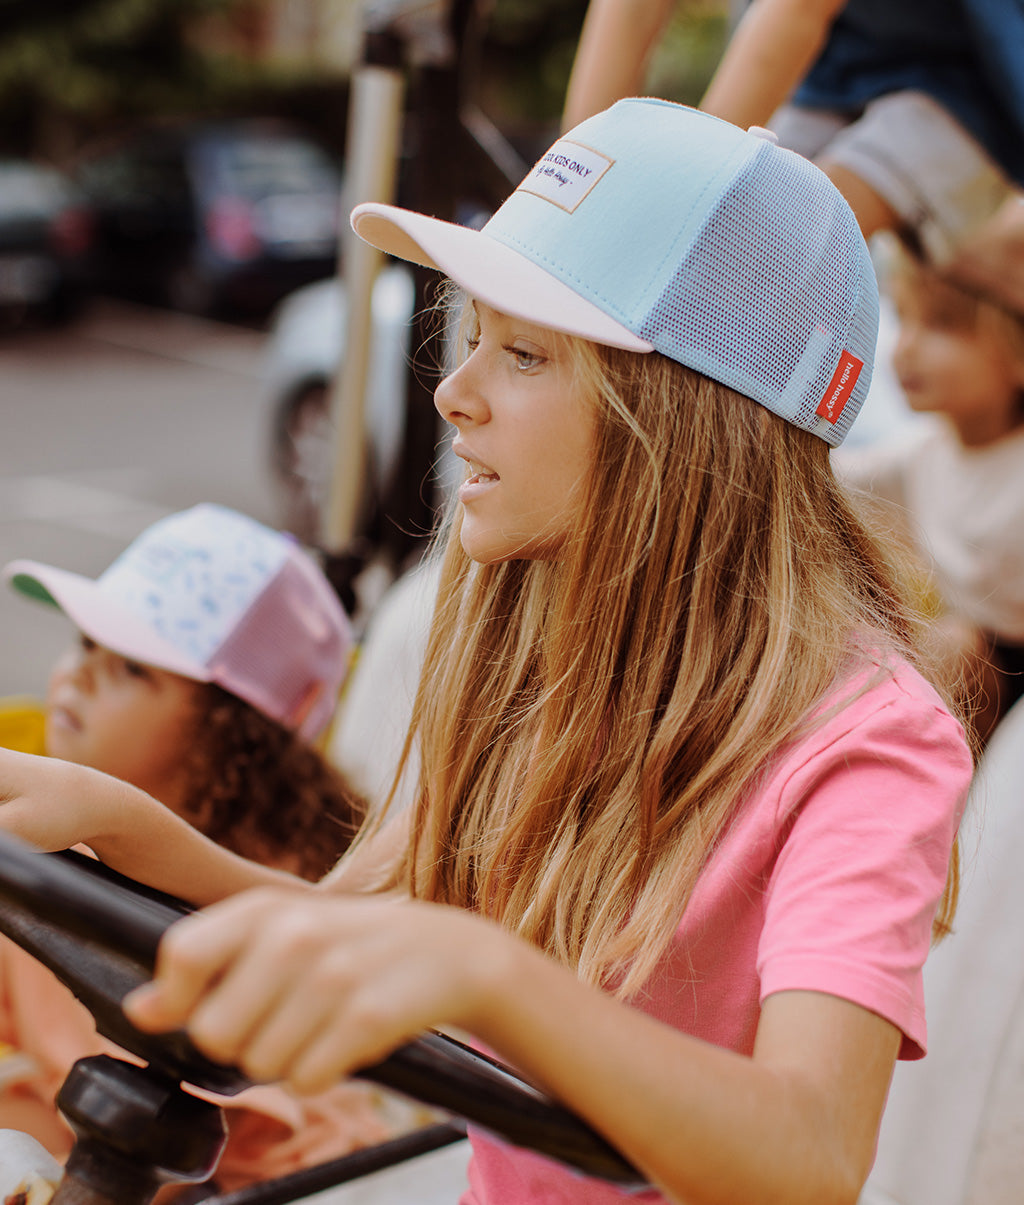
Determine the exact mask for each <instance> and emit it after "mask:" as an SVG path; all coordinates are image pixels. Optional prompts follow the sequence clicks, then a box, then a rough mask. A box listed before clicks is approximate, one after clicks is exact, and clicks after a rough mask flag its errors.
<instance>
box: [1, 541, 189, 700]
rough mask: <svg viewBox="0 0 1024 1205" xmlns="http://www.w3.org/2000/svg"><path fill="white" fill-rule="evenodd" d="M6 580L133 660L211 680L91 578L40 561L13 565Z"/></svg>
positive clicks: (6, 570) (186, 676) (110, 647)
mask: <svg viewBox="0 0 1024 1205" xmlns="http://www.w3.org/2000/svg"><path fill="white" fill-rule="evenodd" d="M3 576H4V578H5V580H6V581H9V582H10V583H11V585H12V586H13V587H14V589H15V590H17V591H18V592H19V593H20V594H24V595H26V596H27V597H29V598H34V599H37V600H39V601H40V602H46V601H50V602H51V603H52V604H53V605H54V606H56V607H59V608H60V610H62V611H63V612H64V614H65V615H67V617H68V618H69V619H70V620H71V622H72V623H73V624H74V625H75V626H76V627H77V628H78V629H79V630H80V631H82V632H84V633H85V635H86V636H88V637H89V638H90V639H91V640H95V641H96V643H97V644H102V645H103V646H104V648H108V649H112V650H113V651H114V652H115V653H119V654H120V655H121V656H122V657H127V658H128V659H129V660H130V661H140V662H142V663H143V664H144V665H153V666H156V668H158V669H165V670H169V671H170V672H171V673H174V674H181V675H182V677H185V678H191V679H192V680H193V681H196V682H209V681H211V680H212V677H211V674H210V671H209V670H208V669H207V668H206V667H205V666H203V665H200V664H199V663H198V662H196V661H193V660H192V659H191V658H189V657H186V656H185V655H184V654H183V653H182V652H181V651H180V650H179V649H176V648H175V647H174V646H173V645H172V644H170V643H168V641H166V640H164V639H163V637H161V636H160V635H159V633H157V632H155V631H154V630H153V629H152V628H151V627H150V626H149V625H148V624H146V623H144V622H143V621H142V620H140V619H139V618H138V616H136V615H135V614H134V613H133V612H132V611H129V610H128V609H127V608H126V607H125V606H124V605H123V604H122V603H120V602H118V601H117V599H114V598H111V597H110V596H109V595H108V594H105V593H104V591H103V587H102V585H101V584H100V583H99V582H97V581H94V580H93V579H92V578H90V577H83V576H82V575H81V574H78V573H69V572H67V570H65V569H55V568H54V567H53V566H52V565H41V564H39V563H38V562H37V561H11V563H10V564H9V565H7V566H5V568H4V570H3ZM40 587H41V588H42V589H41V590H40ZM47 596H49V598H48V599H47Z"/></svg>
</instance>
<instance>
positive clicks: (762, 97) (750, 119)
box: [700, 0, 846, 130]
mask: <svg viewBox="0 0 1024 1205" xmlns="http://www.w3.org/2000/svg"><path fill="white" fill-rule="evenodd" d="M845 7H846V0H753V3H752V4H751V5H750V7H749V8H748V9H747V11H746V12H745V13H744V15H743V19H742V20H741V21H740V23H739V24H738V25H737V27H736V31H735V33H734V34H733V36H732V38H731V39H730V41H729V46H728V48H727V49H726V52H725V54H724V55H723V56H722V61H721V62H720V63H719V65H718V70H717V71H716V72H715V75H714V78H713V79H712V81H711V84H710V85H709V87H708V90H707V92H705V94H704V99H703V100H702V101H701V104H700V107H701V108H702V109H704V110H705V111H706V112H708V113H714V114H715V116H716V117H722V118H724V119H725V120H726V121H731V122H732V123H733V124H734V125H738V126H740V127H741V128H742V129H744V130H745V129H747V128H748V127H750V126H753V125H759V126H763V125H767V124H768V122H769V121H770V119H771V116H772V114H773V113H774V112H775V110H776V109H777V108H778V107H779V105H781V104H782V103H783V102H784V101H786V100H788V98H789V96H790V94H791V93H792V92H793V90H794V89H795V88H796V86H797V85H798V84H799V83H800V81H801V80H802V79H803V78H804V76H805V75H806V74H807V71H808V70H809V69H810V67H811V65H812V64H813V62H814V60H815V59H816V58H817V57H818V54H819V53H820V52H821V49H822V47H823V46H824V45H825V42H826V40H827V38H828V32H829V29H830V28H831V27H832V23H833V21H834V20H835V19H836V17H837V16H838V15H839V13H840V12H841V11H842V10H843V9H844V8H845Z"/></svg>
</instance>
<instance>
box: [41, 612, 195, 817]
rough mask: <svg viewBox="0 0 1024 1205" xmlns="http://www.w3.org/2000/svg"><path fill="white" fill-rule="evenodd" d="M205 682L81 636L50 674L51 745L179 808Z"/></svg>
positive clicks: (52, 750)
mask: <svg viewBox="0 0 1024 1205" xmlns="http://www.w3.org/2000/svg"><path fill="white" fill-rule="evenodd" d="M201 689H202V687H201V686H200V684H199V683H197V682H193V681H191V680H190V679H188V678H182V677H180V676H179V675H178V674H172V673H168V672H167V671H166V670H162V669H154V668H153V667H152V666H148V665H141V664H139V663H138V662H136V661H129V660H127V659H126V658H124V657H122V656H120V655H119V654H117V653H114V652H112V651H111V650H110V649H107V648H104V647H103V646H102V645H99V644H96V643H94V642H93V641H92V640H90V639H89V637H88V636H85V635H81V636H80V637H79V642H78V645H77V646H76V647H74V648H71V649H69V650H68V651H67V652H66V653H65V654H64V656H63V657H61V658H60V660H59V661H58V662H57V664H56V665H55V666H54V667H53V671H52V672H51V674H50V684H49V690H48V692H47V698H46V749H47V752H48V753H49V754H50V755H51V756H52V757H60V758H63V759H64V760H65V761H71V762H76V763H78V764H79V765H83V766H92V767H93V768H94V769H96V770H102V771H103V772H104V773H106V774H112V775H114V776H115V777H116V778H121V779H124V780H125V781H126V782H130V783H132V784H133V785H134V786H137V787H141V788H142V790H144V791H147V792H148V793H149V794H151V795H153V796H155V797H156V798H157V799H159V800H160V801H161V802H162V803H164V804H166V805H167V806H168V807H171V808H172V809H175V810H176V809H177V806H178V804H179V803H180V801H181V793H182V791H183V790H184V787H185V783H184V780H183V774H182V766H183V763H184V760H185V757H184V754H185V751H186V747H187V742H189V741H190V739H191V735H192V725H193V723H194V720H193V716H194V714H195V708H196V706H197V696H198V692H199V691H200V690H201Z"/></svg>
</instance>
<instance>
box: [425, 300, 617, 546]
mask: <svg viewBox="0 0 1024 1205" xmlns="http://www.w3.org/2000/svg"><path fill="white" fill-rule="evenodd" d="M475 310H476V315H477V320H478V324H479V333H478V336H477V337H476V338H474V339H473V340H472V341H471V343H470V355H469V358H468V359H467V360H466V361H465V363H464V364H462V365H461V367H460V368H458V369H457V370H456V371H455V372H453V373H452V374H451V376H449V377H447V378H446V379H445V380H444V381H442V382H441V384H440V385H439V386H438V389H437V392H436V394H435V399H434V404H435V405H436V406H437V409H438V412H439V413H440V414H441V416H442V417H443V418H444V419H446V420H447V421H448V422H449V423H451V424H452V425H453V426H454V427H455V428H456V431H457V434H456V436H455V439H454V441H453V443H452V448H453V450H454V452H455V454H456V455H457V456H460V457H461V458H462V459H463V460H465V461H466V463H467V465H468V466H469V472H468V475H467V477H466V480H465V481H464V482H463V484H462V487H461V488H460V490H459V500H460V501H461V503H462V506H463V517H462V529H461V538H462V546H463V548H464V549H465V550H466V553H467V554H468V555H469V556H470V557H472V558H473V560H475V561H480V562H482V563H485V564H487V563H492V562H497V561H508V560H516V559H532V560H552V559H555V558H556V557H557V556H558V554H559V550H560V549H561V547H562V545H563V544H564V542H565V539H566V537H567V536H568V535H569V534H570V533H571V532H572V531H573V530H574V528H575V527H576V524H577V512H578V507H579V498H580V493H581V489H582V486H583V484H584V483H585V481H586V478H587V474H588V473H589V472H590V470H591V467H592V465H593V461H594V449H595V445H596V431H597V415H596V407H595V406H594V405H593V404H592V402H591V401H590V399H589V398H588V397H586V396H584V394H583V390H582V388H581V387H580V385H579V383H578V382H577V380H576V375H575V371H574V369H575V363H574V359H573V356H572V351H571V346H572V345H571V342H570V341H569V340H568V339H567V338H565V337H563V336H561V335H558V334H557V333H555V332H553V331H551V330H550V329H549V328H547V327H543V326H536V325H535V324H533V323H531V322H526V321H524V320H523V319H521V318H512V317H510V316H508V315H507V314H502V313H499V312H498V311H497V310H492V309H490V308H489V307H488V306H485V305H483V304H481V303H480V302H477V303H475Z"/></svg>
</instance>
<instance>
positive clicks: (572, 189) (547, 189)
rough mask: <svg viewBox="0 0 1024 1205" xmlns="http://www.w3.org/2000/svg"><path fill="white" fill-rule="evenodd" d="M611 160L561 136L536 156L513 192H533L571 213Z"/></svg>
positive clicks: (607, 167) (610, 163)
mask: <svg viewBox="0 0 1024 1205" xmlns="http://www.w3.org/2000/svg"><path fill="white" fill-rule="evenodd" d="M612 163H614V160H613V159H609V158H608V156H607V155H602V154H601V152H600V151H595V150H591V148H590V147H589V146H583V145H582V143H579V142H572V141H570V139H568V138H563V139H561V140H560V141H558V142H556V143H555V145H554V146H553V147H552V148H551V150H549V151H548V152H547V153H546V154H545V155H542V156H541V158H540V159H538V160H537V162H536V163H535V164H534V165H533V170H532V171H531V172H530V174H529V175H528V176H527V177H526V179H525V180H524V181H523V182H522V184H520V185H519V187H518V188H517V189H516V192H529V193H533V195H534V196H536V197H543V198H544V200H545V201H550V202H551V203H552V204H554V205H557V206H558V208H559V209H564V210H565V211H566V213H572V212H573V211H574V210H575V209H576V207H577V205H579V203H580V202H581V201H582V200H583V198H584V197H586V196H587V194H588V193H589V192H590V190H591V189H592V188H593V187H594V185H595V184H596V183H597V182H598V180H600V179H601V177H602V176H603V175H604V174H605V172H606V171H607V170H608V169H609V168H610V167H611V165H612Z"/></svg>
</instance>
